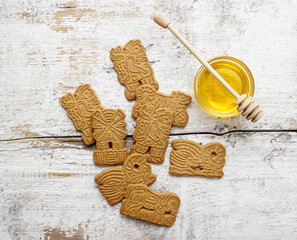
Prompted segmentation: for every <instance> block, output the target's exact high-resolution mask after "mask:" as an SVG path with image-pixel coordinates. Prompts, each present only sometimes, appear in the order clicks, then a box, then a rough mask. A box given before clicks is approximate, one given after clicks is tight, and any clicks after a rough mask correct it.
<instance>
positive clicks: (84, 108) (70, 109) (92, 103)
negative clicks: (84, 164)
mask: <svg viewBox="0 0 297 240" xmlns="http://www.w3.org/2000/svg"><path fill="white" fill-rule="evenodd" d="M62 106H63V107H64V108H65V109H66V111H67V114H68V116H69V117H70V119H71V120H72V121H73V124H74V126H75V128H76V130H77V131H81V132H82V139H83V141H84V143H85V144H86V145H91V144H93V143H94V142H95V139H94V138H93V130H92V126H91V125H92V114H93V113H94V112H95V111H96V110H101V109H103V107H102V106H101V103H100V100H99V98H98V97H97V95H96V93H95V91H94V90H93V89H92V88H91V86H90V84H83V85H80V86H79V87H78V88H77V89H76V91H75V92H74V94H72V93H68V94H66V95H65V96H63V97H62Z"/></svg>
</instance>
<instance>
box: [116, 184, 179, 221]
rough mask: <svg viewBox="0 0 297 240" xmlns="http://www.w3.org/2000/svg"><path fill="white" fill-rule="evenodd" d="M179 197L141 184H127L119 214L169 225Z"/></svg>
mask: <svg viewBox="0 0 297 240" xmlns="http://www.w3.org/2000/svg"><path fill="white" fill-rule="evenodd" d="M179 206H180V198H179V197H178V195H176V194H175V193H171V192H163V193H160V192H156V191H154V190H152V189H151V188H149V187H148V186H146V185H143V184H132V185H128V187H127V189H126V192H125V195H124V199H123V201H122V206H121V209H120V212H121V214H123V215H127V216H130V217H133V218H137V219H140V220H144V221H147V222H151V223H155V224H159V225H165V226H171V225H172V224H173V223H174V222H175V219H176V215H177V212H178V209H179Z"/></svg>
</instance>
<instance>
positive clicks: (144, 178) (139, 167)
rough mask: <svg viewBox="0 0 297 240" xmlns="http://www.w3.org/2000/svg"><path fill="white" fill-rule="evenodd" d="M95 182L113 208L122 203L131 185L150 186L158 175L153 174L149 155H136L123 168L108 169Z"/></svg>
mask: <svg viewBox="0 0 297 240" xmlns="http://www.w3.org/2000/svg"><path fill="white" fill-rule="evenodd" d="M94 180H95V182H96V183H97V184H98V185H99V186H98V187H99V190H100V191H101V193H102V194H103V196H104V197H106V200H107V202H108V203H109V204H110V205H111V206H113V205H115V204H117V203H119V202H120V201H122V199H123V197H124V193H125V191H126V187H127V186H128V185H129V184H135V183H141V184H145V185H150V184H152V183H153V182H154V181H155V180H156V175H155V174H153V173H152V172H151V165H150V164H149V163H148V162H147V155H143V154H137V153H134V154H131V155H130V156H129V157H128V158H127V159H126V160H125V162H124V165H123V167H112V168H109V169H106V170H104V171H102V172H101V173H99V174H97V175H96V176H95V179H94Z"/></svg>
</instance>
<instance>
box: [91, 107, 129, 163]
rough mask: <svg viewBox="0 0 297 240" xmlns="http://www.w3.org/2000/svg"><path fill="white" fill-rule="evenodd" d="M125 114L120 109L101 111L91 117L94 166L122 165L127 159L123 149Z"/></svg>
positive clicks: (127, 153)
mask: <svg viewBox="0 0 297 240" xmlns="http://www.w3.org/2000/svg"><path fill="white" fill-rule="evenodd" d="M125 116H126V115H125V113H124V112H123V111H122V110H121V109H103V110H100V111H95V112H94V113H93V115H92V120H93V124H92V127H93V137H94V138H95V140H96V147H97V149H96V150H95V151H94V163H95V164H96V165H114V164H122V163H123V162H124V160H125V159H126V158H127V157H128V155H129V151H128V149H127V148H125V142H124V138H125V137H126V136H127V132H126V131H125V127H126V125H127V124H126V122H125V120H124V119H125Z"/></svg>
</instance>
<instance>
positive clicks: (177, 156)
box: [62, 40, 225, 226]
mask: <svg viewBox="0 0 297 240" xmlns="http://www.w3.org/2000/svg"><path fill="white" fill-rule="evenodd" d="M110 57H111V60H112V61H113V64H114V69H115V70H116V72H117V74H118V78H119V81H120V83H121V84H123V85H125V96H126V98H127V99H128V100H129V101H133V100H135V104H134V106H133V110H132V117H133V118H135V119H136V129H135V132H134V134H133V138H134V140H135V143H134V145H133V146H132V147H131V149H130V153H129V151H128V149H127V148H125V142H124V139H125V137H126V136H127V132H126V131H125V126H126V122H125V113H124V112H123V111H122V110H121V109H106V108H104V107H103V106H102V105H101V103H100V100H99V99H98V97H97V95H96V93H95V91H94V90H93V89H92V88H91V86H90V85H89V84H84V85H81V86H79V87H78V88H77V90H76V91H75V93H74V94H72V93H68V94H67V95H65V96H63V97H62V105H63V107H64V108H65V109H66V110H67V114H68V116H69V117H70V118H71V119H72V121H73V123H74V126H75V128H76V129H77V130H78V131H81V132H82V139H83V141H84V143H85V144H86V145H91V144H93V143H95V142H96V150H95V151H94V155H93V157H94V163H95V164H96V165H119V164H123V165H122V166H115V167H111V168H109V169H107V170H104V171H102V172H100V173H99V174H97V175H96V176H95V182H96V183H97V184H98V186H99V190H100V191H101V193H102V194H103V196H104V197H105V198H106V200H107V202H108V203H109V204H110V205H111V206H113V205H115V204H117V203H119V202H122V205H121V208H120V212H121V214H124V215H127V216H130V217H133V218H137V219H141V220H145V221H148V222H152V223H155V224H159V225H165V226H171V225H172V224H173V223H174V222H175V219H176V215H177V211H178V208H179V206H180V199H179V197H178V196H177V195H176V194H175V193H171V192H163V193H159V192H156V191H154V190H152V189H151V188H150V187H148V186H149V185H150V184H152V183H153V182H154V181H155V180H156V175H155V174H153V173H152V172H151V166H150V163H155V164H160V163H163V161H164V155H165V151H166V148H167V145H168V137H169V134H170V130H171V127H172V126H180V127H182V126H185V125H186V124H187V122H188V119H189V116H188V113H187V109H186V106H187V105H188V104H190V103H191V96H189V95H188V94H185V93H183V92H180V91H173V92H172V93H171V95H168V94H164V93H161V92H158V88H159V84H158V82H157V81H156V80H155V77H154V73H153V69H152V67H151V65H150V63H149V61H148V58H147V56H146V52H145V49H144V47H143V46H142V44H141V41H140V40H131V41H129V42H128V43H127V44H126V45H125V47H124V48H122V47H121V46H118V47H116V48H113V49H111V52H110ZM181 141H182V143H184V142H183V140H181ZM185 141H186V140H185ZM175 145H176V149H175V150H174V152H172V156H171V163H172V166H171V168H170V173H171V174H174V175H192V176H194V175H195V174H196V175H197V173H195V171H196V170H193V169H192V171H191V170H189V168H190V166H191V164H189V166H186V165H185V164H186V162H187V163H189V160H188V159H190V158H188V157H187V154H190V155H191V154H192V155H193V151H192V150H191V147H190V148H189V147H188V146H190V145H191V143H187V144H178V143H176V144H175ZM183 146H186V147H185V148H183ZM209 147H211V148H209ZM209 147H208V148H207V149H208V150H207V151H208V152H207V153H206V154H211V155H212V156H213V153H214V152H215V156H213V158H216V160H215V161H218V160H217V158H218V157H220V158H219V159H220V161H221V163H222V164H221V165H220V166H219V167H218V164H212V165H209V164H206V165H205V166H206V168H207V167H208V169H206V170H205V172H204V174H208V173H209V172H210V173H211V174H212V175H211V174H210V175H209V176H210V177H221V176H222V171H221V167H222V166H223V165H224V163H225V159H224V156H225V155H224V154H225V152H224V150H221V149H220V148H219V147H221V146H218V145H215V146H213V147H212V146H209ZM195 149H196V151H197V153H198V155H199V154H200V155H201V151H202V150H203V148H202V147H198V146H196V148H195ZM209 149H215V150H209ZM209 151H210V152H209ZM213 151H214V152H213ZM194 152H195V150H194ZM192 155H191V156H192ZM198 155H197V156H198ZM211 155H209V156H211ZM197 158H199V156H198V157H197ZM191 159H192V160H193V159H194V160H195V156H194V158H191ZM199 159H200V158H199ZM194 160H193V161H194ZM183 161H184V162H183ZM195 161H196V162H197V161H198V159H196V160H195ZM199 161H200V162H201V159H200V160H199ZM207 161H208V162H207V163H209V160H207ZM185 166H186V167H185ZM209 169H210V170H209ZM193 171H194V172H193ZM200 172H201V171H200Z"/></svg>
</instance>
